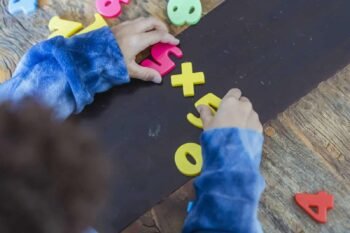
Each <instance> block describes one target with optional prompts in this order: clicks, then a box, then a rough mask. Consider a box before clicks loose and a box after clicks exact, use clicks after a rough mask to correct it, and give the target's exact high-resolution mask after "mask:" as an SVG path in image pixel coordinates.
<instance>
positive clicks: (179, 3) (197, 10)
mask: <svg viewBox="0 0 350 233" xmlns="http://www.w3.org/2000/svg"><path fill="white" fill-rule="evenodd" d="M167 12H168V17H169V19H170V21H171V23H172V24H174V25H176V26H183V25H185V24H189V25H194V24H197V23H198V22H199V21H200V19H201V16H202V4H201V1H200V0H169V2H168V7H167Z"/></svg>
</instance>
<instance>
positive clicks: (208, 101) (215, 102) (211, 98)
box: [187, 93, 221, 129]
mask: <svg viewBox="0 0 350 233" xmlns="http://www.w3.org/2000/svg"><path fill="white" fill-rule="evenodd" d="M220 103H221V99H220V98H219V97H217V96H216V95H214V94H213V93H209V94H206V95H205V96H203V97H202V98H200V99H199V100H198V101H197V102H196V103H195V106H196V107H198V106H199V105H207V106H209V107H210V108H211V110H212V111H213V112H214V113H215V112H216V111H215V109H218V108H219V106H220ZM187 120H188V121H189V122H190V123H191V124H192V125H194V126H196V127H198V128H200V129H203V122H202V120H201V118H199V117H196V116H195V115H193V114H192V113H189V114H187Z"/></svg>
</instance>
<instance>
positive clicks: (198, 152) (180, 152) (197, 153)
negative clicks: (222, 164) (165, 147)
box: [175, 143, 203, 176]
mask: <svg viewBox="0 0 350 233" xmlns="http://www.w3.org/2000/svg"><path fill="white" fill-rule="evenodd" d="M186 155H188V156H191V157H192V158H193V159H194V160H195V162H196V164H192V163H191V162H190V161H188V159H187V156H186ZM175 164H176V167H177V169H178V170H179V171H180V172H181V173H182V174H183V175H185V176H197V175H199V174H200V173H201V171H202V167H203V157H202V148H201V146H200V145H198V144H196V143H186V144H184V145H182V146H180V147H179V148H178V149H177V151H176V152H175Z"/></svg>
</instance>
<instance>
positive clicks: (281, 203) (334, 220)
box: [0, 0, 350, 233]
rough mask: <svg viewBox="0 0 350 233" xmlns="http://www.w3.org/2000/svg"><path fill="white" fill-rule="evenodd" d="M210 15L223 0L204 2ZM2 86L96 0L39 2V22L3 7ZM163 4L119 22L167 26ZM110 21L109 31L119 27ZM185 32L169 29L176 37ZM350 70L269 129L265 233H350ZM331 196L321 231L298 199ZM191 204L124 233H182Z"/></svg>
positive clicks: (178, 199)
mask: <svg viewBox="0 0 350 233" xmlns="http://www.w3.org/2000/svg"><path fill="white" fill-rule="evenodd" d="M202 2H203V6H204V8H205V12H206V13H207V12H209V11H210V10H212V9H214V8H215V6H217V5H218V4H219V3H221V2H222V1H221V0H202ZM0 6H1V11H0V21H1V23H0V25H1V26H0V54H1V58H0V81H4V80H6V79H8V78H10V76H11V74H12V72H13V71H14V69H15V67H16V64H17V62H18V61H19V59H20V57H21V56H22V55H23V54H24V52H25V51H26V50H27V49H28V48H29V47H31V46H32V45H33V44H35V43H37V42H38V41H40V40H42V39H44V38H46V37H47V35H48V34H49V32H48V30H47V24H48V21H49V19H50V18H51V17H52V16H54V15H60V16H61V17H63V18H66V19H71V20H75V21H80V22H83V23H84V24H85V25H88V24H89V23H91V22H92V20H93V13H94V12H95V9H94V4H93V1H85V2H79V1H74V2H73V1H68V0H54V1H48V2H40V9H39V10H38V11H37V12H36V14H35V15H34V16H30V17H24V16H22V15H19V16H17V17H13V16H11V15H9V14H8V12H7V11H6V10H5V9H6V6H7V1H5V0H0ZM165 7H166V1H159V0H149V1H146V0H144V1H136V0H135V1H133V3H132V4H130V5H129V6H127V7H126V8H125V9H124V14H123V15H122V17H121V20H126V19H131V18H136V17H139V16H147V15H149V14H152V15H155V16H156V17H159V18H161V19H163V20H165V21H166V16H165V11H164V9H165ZM118 22H119V21H118V20H112V21H110V22H109V23H110V25H113V24H116V23H118ZM184 29H185V28H174V27H171V31H172V32H173V33H175V34H177V33H179V32H181V31H182V30H184ZM349 103H350V66H349V67H345V68H344V69H343V70H340V71H339V72H338V73H337V74H335V75H334V76H333V77H329V80H328V81H326V82H323V83H321V84H320V86H319V87H318V88H317V89H315V90H313V91H312V92H311V93H309V94H308V95H307V96H305V97H303V98H302V99H301V100H299V101H298V102H297V103H295V104H294V105H293V106H290V107H289V108H288V109H287V110H286V111H285V112H283V113H281V114H280V115H279V116H278V117H277V119H274V120H272V121H270V122H269V123H267V124H265V134H266V143H265V146H264V158H263V163H262V171H263V174H264V176H265V178H266V183H267V187H266V191H265V193H264V195H263V198H262V200H261V204H260V219H261V221H262V224H263V227H264V230H265V232H298V233H301V232H341V233H343V232H350V221H349V219H350V204H349V203H350V195H349V193H350V182H349V181H350V169H349V168H350V166H349V165H350V164H349V163H350V162H349V161H350V104H349ZM320 189H324V190H327V191H329V192H331V193H332V194H333V195H334V196H335V209H334V210H332V211H331V212H330V213H329V222H328V223H327V224H325V225H320V224H316V223H315V222H313V221H312V220H311V219H310V218H309V217H307V216H306V214H305V213H304V212H303V211H302V210H301V209H300V208H299V207H297V206H296V205H295V203H294V201H293V196H294V194H295V193H297V192H304V191H305V192H317V191H319V190H320ZM192 197H193V190H192V187H191V183H189V184H187V185H185V186H184V187H182V188H181V189H179V190H178V191H177V192H175V193H174V194H172V195H171V196H170V197H169V198H167V199H165V200H164V201H162V202H161V203H160V204H158V205H157V206H155V207H154V208H153V209H152V210H150V211H149V212H147V213H146V214H145V215H144V216H143V217H141V218H140V219H139V220H138V221H136V222H135V223H134V224H132V225H131V226H130V227H129V228H128V229H126V230H125V231H124V233H132V232H135V233H136V232H137V233H140V232H143V233H151V232H162V233H175V232H180V231H181V227H182V224H183V220H184V218H185V216H186V211H185V210H186V205H187V202H188V201H189V200H190V199H191V198H192Z"/></svg>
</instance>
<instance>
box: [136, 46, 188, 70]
mask: <svg viewBox="0 0 350 233" xmlns="http://www.w3.org/2000/svg"><path fill="white" fill-rule="evenodd" d="M151 54H152V57H153V59H154V61H152V60H150V59H146V60H144V61H142V62H141V65H142V66H144V67H149V68H152V69H155V70H157V71H158V72H159V73H160V74H161V75H162V76H164V75H166V74H168V73H170V72H171V71H172V70H173V69H174V68H175V63H174V62H173V61H172V60H171V59H170V57H169V56H170V54H173V55H175V56H176V57H177V58H182V56H183V53H182V51H181V49H180V48H178V47H176V46H175V45H171V44H163V43H158V44H155V45H153V47H152V48H151Z"/></svg>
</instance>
